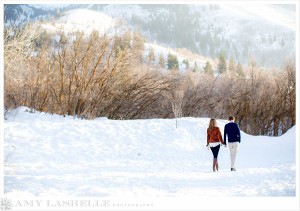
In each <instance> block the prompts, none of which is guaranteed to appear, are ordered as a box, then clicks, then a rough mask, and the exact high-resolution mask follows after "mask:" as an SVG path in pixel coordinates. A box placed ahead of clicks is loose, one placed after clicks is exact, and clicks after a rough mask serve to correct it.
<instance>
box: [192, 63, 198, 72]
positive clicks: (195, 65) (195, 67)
mask: <svg viewBox="0 0 300 211" xmlns="http://www.w3.org/2000/svg"><path fill="white" fill-rule="evenodd" d="M198 71H199V67H198V64H197V62H195V63H194V69H193V72H198Z"/></svg>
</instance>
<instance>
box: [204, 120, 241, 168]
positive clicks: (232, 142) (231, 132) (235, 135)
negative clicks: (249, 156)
mask: <svg viewBox="0 0 300 211" xmlns="http://www.w3.org/2000/svg"><path fill="white" fill-rule="evenodd" d="M228 119H229V123H227V124H226V125H225V127H224V141H223V139H222V134H221V131H220V128H219V127H217V121H216V120H215V119H211V120H210V122H209V127H208V128H207V145H206V146H207V147H210V149H211V151H212V153H213V157H214V159H213V171H218V170H219V165H218V154H219V150H220V146H221V145H224V146H225V147H227V143H226V138H228V147H229V151H230V159H231V171H235V170H236V168H235V159H236V153H237V151H238V148H239V143H240V142H241V133H240V128H239V126H238V125H237V124H236V123H235V122H234V117H233V116H229V118H228Z"/></svg>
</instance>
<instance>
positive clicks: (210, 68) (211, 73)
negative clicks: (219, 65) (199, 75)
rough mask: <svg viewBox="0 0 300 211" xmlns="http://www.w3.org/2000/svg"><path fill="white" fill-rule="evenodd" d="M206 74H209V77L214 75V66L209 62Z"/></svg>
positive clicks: (205, 68)
mask: <svg viewBox="0 0 300 211" xmlns="http://www.w3.org/2000/svg"><path fill="white" fill-rule="evenodd" d="M204 73H205V74H208V75H214V73H213V70H212V66H211V64H210V63H209V61H207V62H206V65H205V67H204Z"/></svg>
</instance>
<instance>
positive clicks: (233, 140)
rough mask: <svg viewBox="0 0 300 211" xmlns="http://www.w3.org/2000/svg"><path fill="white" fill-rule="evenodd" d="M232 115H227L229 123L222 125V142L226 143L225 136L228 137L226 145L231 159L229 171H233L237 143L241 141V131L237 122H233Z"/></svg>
mask: <svg viewBox="0 0 300 211" xmlns="http://www.w3.org/2000/svg"><path fill="white" fill-rule="evenodd" d="M234 120H235V119H234V116H229V123H227V124H226V125H225V127H224V143H225V146H227V145H226V137H228V147H229V151H230V159H231V171H235V170H236V168H235V159H236V153H237V151H238V148H239V143H241V132H240V128H239V126H238V124H236V123H235V122H234Z"/></svg>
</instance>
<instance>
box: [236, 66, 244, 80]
mask: <svg viewBox="0 0 300 211" xmlns="http://www.w3.org/2000/svg"><path fill="white" fill-rule="evenodd" d="M236 72H237V74H238V76H240V77H245V73H244V70H243V67H242V65H241V63H238V64H237V66H236Z"/></svg>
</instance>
